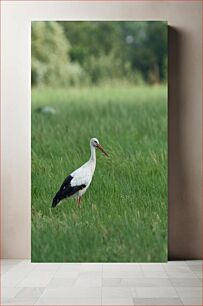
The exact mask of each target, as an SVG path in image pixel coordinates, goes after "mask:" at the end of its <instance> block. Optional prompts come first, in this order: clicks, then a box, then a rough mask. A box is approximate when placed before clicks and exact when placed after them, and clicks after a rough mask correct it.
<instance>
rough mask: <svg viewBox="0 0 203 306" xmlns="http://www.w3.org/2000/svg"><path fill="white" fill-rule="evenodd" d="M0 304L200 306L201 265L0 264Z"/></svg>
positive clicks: (184, 263) (175, 263) (13, 262)
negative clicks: (0, 296) (0, 297)
mask: <svg viewBox="0 0 203 306" xmlns="http://www.w3.org/2000/svg"><path fill="white" fill-rule="evenodd" d="M1 274H2V275H1V285H2V291H1V295H2V301H1V305H192V306H194V305H202V262H201V261H179V262H168V263H163V264H161V263H149V264H51V263H50V264H46V263H44V264H31V263H30V261H29V260H2V263H1Z"/></svg>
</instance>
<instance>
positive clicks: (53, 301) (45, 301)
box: [35, 297, 101, 306]
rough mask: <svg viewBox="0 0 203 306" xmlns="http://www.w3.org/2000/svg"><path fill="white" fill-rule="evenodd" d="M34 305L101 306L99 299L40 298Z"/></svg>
mask: <svg viewBox="0 0 203 306" xmlns="http://www.w3.org/2000/svg"><path fill="white" fill-rule="evenodd" d="M35 305H57V306H58V305H79V306H82V305H84V306H87V305H88V306H89V305H94V306H100V305H101V298H89V297H85V298H78V297H75V298H70V297H66V298H61V297H58V298H44V297H43V298H40V299H38V301H37V302H36V303H35Z"/></svg>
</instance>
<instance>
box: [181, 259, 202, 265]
mask: <svg viewBox="0 0 203 306" xmlns="http://www.w3.org/2000/svg"><path fill="white" fill-rule="evenodd" d="M185 263H186V264H187V265H188V266H196V265H202V260H186V261H185Z"/></svg>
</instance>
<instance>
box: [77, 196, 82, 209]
mask: <svg viewBox="0 0 203 306" xmlns="http://www.w3.org/2000/svg"><path fill="white" fill-rule="evenodd" d="M80 202H81V197H79V198H77V207H78V208H81V204H80Z"/></svg>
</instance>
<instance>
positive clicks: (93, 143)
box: [90, 138, 109, 156]
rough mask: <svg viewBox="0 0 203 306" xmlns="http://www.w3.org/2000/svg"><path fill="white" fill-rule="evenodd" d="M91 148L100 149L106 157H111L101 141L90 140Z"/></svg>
mask: <svg viewBox="0 0 203 306" xmlns="http://www.w3.org/2000/svg"><path fill="white" fill-rule="evenodd" d="M90 146H92V147H94V148H98V149H99V150H100V151H102V152H103V153H104V154H105V155H106V156H109V155H108V154H107V153H106V151H105V150H104V148H103V147H102V146H101V145H100V143H99V140H98V139H97V138H92V139H90Z"/></svg>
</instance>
